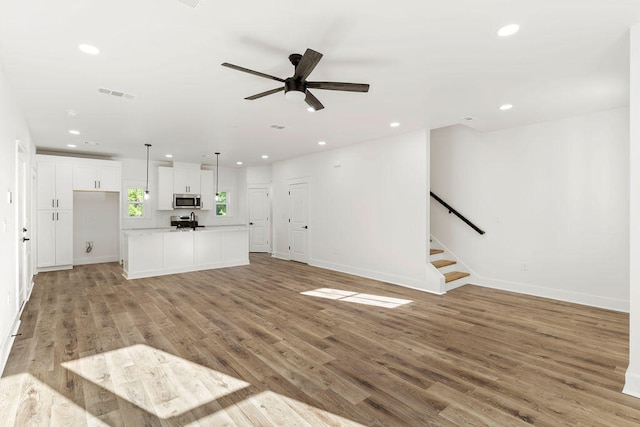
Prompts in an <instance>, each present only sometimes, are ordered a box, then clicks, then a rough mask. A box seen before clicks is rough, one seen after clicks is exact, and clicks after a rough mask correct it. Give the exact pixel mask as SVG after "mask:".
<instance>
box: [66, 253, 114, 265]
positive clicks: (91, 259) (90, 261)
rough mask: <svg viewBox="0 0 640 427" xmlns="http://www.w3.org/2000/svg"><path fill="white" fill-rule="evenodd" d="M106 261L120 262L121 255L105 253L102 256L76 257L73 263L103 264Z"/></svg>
mask: <svg viewBox="0 0 640 427" xmlns="http://www.w3.org/2000/svg"><path fill="white" fill-rule="evenodd" d="M104 262H120V257H119V256H118V255H105V256H100V257H85V258H76V259H74V260H73V265H87V264H101V263H104Z"/></svg>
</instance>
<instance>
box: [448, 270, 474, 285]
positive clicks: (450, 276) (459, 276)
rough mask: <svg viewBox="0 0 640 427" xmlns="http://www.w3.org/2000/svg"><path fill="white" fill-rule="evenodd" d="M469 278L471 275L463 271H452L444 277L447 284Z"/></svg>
mask: <svg viewBox="0 0 640 427" xmlns="http://www.w3.org/2000/svg"><path fill="white" fill-rule="evenodd" d="M467 276H470V274H469V273H464V272H462V271H452V272H451V273H446V274H445V275H444V281H445V283H449V282H453V281H454V280H458V279H462V278H463V277H467Z"/></svg>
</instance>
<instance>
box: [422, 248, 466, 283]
mask: <svg viewBox="0 0 640 427" xmlns="http://www.w3.org/2000/svg"><path fill="white" fill-rule="evenodd" d="M429 261H431V264H432V265H433V266H434V267H435V268H437V269H438V271H439V272H440V273H441V274H442V275H443V276H444V281H445V288H446V290H447V291H450V290H451V289H455V288H457V287H458V286H462V285H464V284H466V283H467V279H466V278H467V277H468V276H470V274H469V273H467V272H465V271H457V267H458V265H457V264H458V263H457V262H456V261H452V260H450V259H445V251H444V250H442V249H431V250H430V253H429Z"/></svg>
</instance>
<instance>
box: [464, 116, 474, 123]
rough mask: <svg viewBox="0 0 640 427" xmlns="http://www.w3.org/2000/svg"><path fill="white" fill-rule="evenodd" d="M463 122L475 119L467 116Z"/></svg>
mask: <svg viewBox="0 0 640 427" xmlns="http://www.w3.org/2000/svg"><path fill="white" fill-rule="evenodd" d="M462 120H464V121H465V122H470V121H471V120H473V117H471V116H466V117H463V118H462Z"/></svg>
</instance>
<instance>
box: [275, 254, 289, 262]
mask: <svg viewBox="0 0 640 427" xmlns="http://www.w3.org/2000/svg"><path fill="white" fill-rule="evenodd" d="M271 256H272V257H273V258H278V259H283V260H285V261H289V254H288V253H285V252H273V253H272V254H271Z"/></svg>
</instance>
